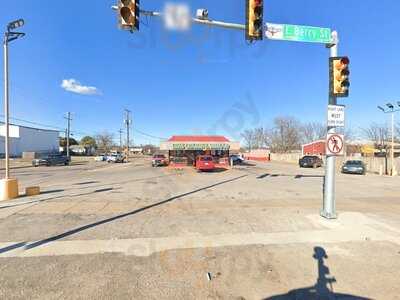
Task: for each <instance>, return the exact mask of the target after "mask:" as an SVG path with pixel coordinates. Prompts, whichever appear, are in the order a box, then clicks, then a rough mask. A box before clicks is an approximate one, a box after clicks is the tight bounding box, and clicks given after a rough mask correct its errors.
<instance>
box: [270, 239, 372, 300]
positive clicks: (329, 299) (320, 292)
mask: <svg viewBox="0 0 400 300" xmlns="http://www.w3.org/2000/svg"><path fill="white" fill-rule="evenodd" d="M313 258H314V259H315V260H317V263H318V279H317V282H316V284H315V285H314V286H311V287H305V288H300V289H296V290H292V291H289V292H288V293H287V294H282V295H276V296H272V297H269V298H265V299H264V300H289V299H290V300H291V299H293V300H334V299H335V300H340V299H342V300H370V299H369V298H365V297H360V296H355V295H349V294H341V293H335V292H334V290H333V284H334V283H336V278H335V277H332V276H330V271H329V268H328V267H327V266H326V265H325V262H324V260H325V259H328V255H327V254H326V251H325V249H324V248H322V247H315V248H314V255H313Z"/></svg>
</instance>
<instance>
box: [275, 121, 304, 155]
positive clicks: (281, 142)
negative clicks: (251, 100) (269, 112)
mask: <svg viewBox="0 0 400 300" xmlns="http://www.w3.org/2000/svg"><path fill="white" fill-rule="evenodd" d="M301 129H302V126H301V124H300V122H299V121H298V120H297V119H295V118H293V117H277V118H275V119H274V128H273V130H272V133H271V148H272V151H275V152H283V153H285V152H290V151H293V150H298V149H300V145H301Z"/></svg>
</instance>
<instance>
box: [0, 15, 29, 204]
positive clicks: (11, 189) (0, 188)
mask: <svg viewBox="0 0 400 300" xmlns="http://www.w3.org/2000/svg"><path fill="white" fill-rule="evenodd" d="M23 25H24V20H22V19H19V20H16V21H13V22H11V23H9V24H8V25H7V31H6V32H5V33H4V39H3V49H4V126H5V128H4V154H5V167H6V174H5V178H4V179H3V180H0V201H2V200H9V199H14V198H17V197H18V180H17V179H11V178H10V109H9V102H10V99H9V98H10V94H9V88H10V86H9V57H8V50H9V49H8V45H9V43H10V42H12V41H14V40H16V39H18V38H20V37H23V36H24V35H25V34H24V33H22V32H14V31H13V30H14V29H16V28H19V27H21V26H23Z"/></svg>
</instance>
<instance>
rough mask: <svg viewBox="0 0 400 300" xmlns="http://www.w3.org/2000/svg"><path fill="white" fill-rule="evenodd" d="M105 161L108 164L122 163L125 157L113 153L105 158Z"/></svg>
mask: <svg viewBox="0 0 400 300" xmlns="http://www.w3.org/2000/svg"><path fill="white" fill-rule="evenodd" d="M106 160H107V162H108V163H123V162H125V156H123V155H122V154H119V153H113V154H111V155H109V156H107V159H106Z"/></svg>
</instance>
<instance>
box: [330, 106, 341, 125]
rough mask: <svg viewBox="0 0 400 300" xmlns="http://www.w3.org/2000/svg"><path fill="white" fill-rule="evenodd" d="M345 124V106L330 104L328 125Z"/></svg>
mask: <svg viewBox="0 0 400 300" xmlns="http://www.w3.org/2000/svg"><path fill="white" fill-rule="evenodd" d="M344 124H345V106H343V105H328V126H330V127H344Z"/></svg>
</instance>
